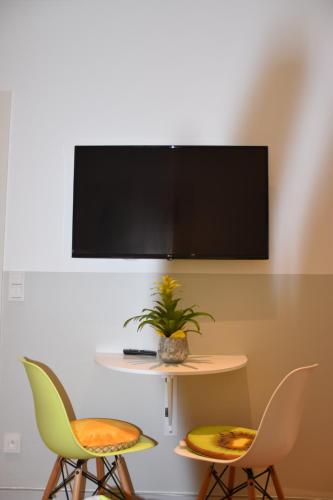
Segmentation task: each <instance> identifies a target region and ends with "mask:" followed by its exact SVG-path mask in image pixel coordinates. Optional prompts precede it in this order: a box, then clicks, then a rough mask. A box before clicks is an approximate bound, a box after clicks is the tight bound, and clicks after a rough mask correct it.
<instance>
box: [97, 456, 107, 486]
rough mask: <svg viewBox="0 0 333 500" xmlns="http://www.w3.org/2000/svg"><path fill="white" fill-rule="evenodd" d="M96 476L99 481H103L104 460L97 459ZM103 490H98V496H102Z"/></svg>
mask: <svg viewBox="0 0 333 500" xmlns="http://www.w3.org/2000/svg"><path fill="white" fill-rule="evenodd" d="M96 476H97V479H98V480H99V481H102V480H103V477H104V476H105V469H104V462H103V459H102V458H96ZM102 493H103V488H98V490H97V494H98V495H102Z"/></svg>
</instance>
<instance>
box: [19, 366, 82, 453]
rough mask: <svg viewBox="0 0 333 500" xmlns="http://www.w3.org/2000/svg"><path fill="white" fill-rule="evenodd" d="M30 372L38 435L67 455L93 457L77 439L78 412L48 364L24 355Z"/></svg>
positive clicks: (51, 446) (57, 451) (53, 447)
mask: <svg viewBox="0 0 333 500" xmlns="http://www.w3.org/2000/svg"><path fill="white" fill-rule="evenodd" d="M20 361H21V362H22V363H23V365H24V368H25V370H26V372H27V375H28V378H29V382H30V386H31V390H32V394H33V398H34V404H35V415H36V421H37V426H38V430H39V434H40V436H41V438H42V440H43V441H44V443H45V444H46V446H47V447H48V448H49V449H50V450H52V451H53V452H54V453H56V454H57V455H60V456H62V457H66V458H77V459H79V458H82V459H85V458H90V457H91V454H90V453H89V452H88V451H87V450H85V449H84V448H83V447H82V446H81V445H80V444H79V442H78V441H77V439H76V437H75V435H74V433H73V431H72V427H71V424H70V420H73V419H75V414H74V411H73V408H72V405H71V403H70V400H69V397H68V395H67V393H66V391H65V389H64V388H63V386H62V384H61V382H60V381H59V379H58V378H57V376H56V375H55V374H54V373H53V372H52V370H50V368H49V367H47V366H46V365H44V364H43V363H40V362H38V361H34V360H31V359H28V358H21V359H20Z"/></svg>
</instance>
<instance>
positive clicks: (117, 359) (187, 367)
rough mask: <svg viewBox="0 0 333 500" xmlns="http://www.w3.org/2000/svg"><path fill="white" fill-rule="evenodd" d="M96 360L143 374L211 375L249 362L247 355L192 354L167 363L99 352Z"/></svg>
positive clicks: (112, 368) (101, 363)
mask: <svg viewBox="0 0 333 500" xmlns="http://www.w3.org/2000/svg"><path fill="white" fill-rule="evenodd" d="M95 361H96V363H98V364H99V365H101V366H104V368H108V369H110V370H116V371H121V372H127V373H136V374H142V375H159V376H168V375H169V376H171V375H209V374H213V373H221V372H230V371H233V370H239V369H240V368H242V367H243V366H245V365H246V364H247V357H246V356H244V355H225V354H192V355H190V356H188V358H187V359H186V360H185V362H184V363H179V364H173V363H172V364H171V363H170V364H167V363H163V361H161V360H160V359H159V358H158V357H156V358H155V357H152V356H132V355H130V356H125V355H124V354H122V353H102V352H97V353H96V355H95Z"/></svg>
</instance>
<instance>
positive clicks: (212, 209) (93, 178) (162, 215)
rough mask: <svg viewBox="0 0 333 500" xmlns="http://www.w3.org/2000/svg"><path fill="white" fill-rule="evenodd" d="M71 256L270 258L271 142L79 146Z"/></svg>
mask: <svg viewBox="0 0 333 500" xmlns="http://www.w3.org/2000/svg"><path fill="white" fill-rule="evenodd" d="M72 256H73V257H90V258H160V259H165V258H167V259H267V258H268V148H267V146H76V147H75V159H74V197H73V246H72Z"/></svg>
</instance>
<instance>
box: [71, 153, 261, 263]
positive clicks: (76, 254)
mask: <svg viewBox="0 0 333 500" xmlns="http://www.w3.org/2000/svg"><path fill="white" fill-rule="evenodd" d="M91 147H94V148H109V147H110V148H132V147H134V148H146V149H149V148H155V149H157V148H162V149H180V148H200V149H201V148H206V147H207V148H230V149H262V150H263V151H264V152H265V165H266V171H265V179H264V183H265V186H266V190H265V198H264V200H263V201H264V205H265V223H264V227H263V231H264V234H265V242H266V245H265V248H264V251H263V252H262V253H260V254H256V255H248V254H242V255H240V256H236V255H230V256H228V255H226V254H214V253H212V254H210V255H198V254H194V253H192V254H189V255H188V254H180V253H161V254H156V253H149V254H141V253H131V254H128V255H126V254H124V253H112V254H110V253H107V252H102V253H99V254H97V253H96V252H83V251H82V250H80V251H79V250H77V249H75V248H74V241H75V231H74V219H75V210H76V204H75V196H76V194H75V193H76V192H75V187H76V176H77V168H78V166H77V154H76V152H77V148H91ZM72 258H80V259H85V258H88V259H125V260H126V259H128V260H131V259H160V260H175V259H179V260H192V261H193V260H237V261H239V260H268V259H269V169H268V146H267V145H140V144H137V145H76V146H75V147H74V178H73V217H72Z"/></svg>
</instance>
